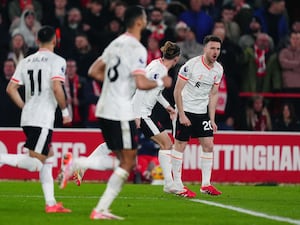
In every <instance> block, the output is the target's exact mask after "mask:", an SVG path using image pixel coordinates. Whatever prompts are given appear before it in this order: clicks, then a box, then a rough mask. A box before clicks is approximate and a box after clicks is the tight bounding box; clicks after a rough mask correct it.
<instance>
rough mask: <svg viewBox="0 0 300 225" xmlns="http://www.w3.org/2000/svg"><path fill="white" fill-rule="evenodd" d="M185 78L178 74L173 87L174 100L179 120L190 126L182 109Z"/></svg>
mask: <svg viewBox="0 0 300 225" xmlns="http://www.w3.org/2000/svg"><path fill="white" fill-rule="evenodd" d="M186 83H187V80H186V79H183V78H181V76H178V79H177V81H176V84H175V88H174V100H175V104H176V107H177V110H178V115H179V122H180V123H181V124H183V125H185V126H190V125H191V121H190V120H189V119H188V118H187V117H186V115H185V113H184V110H183V100H182V90H183V88H184V86H185V85H186Z"/></svg>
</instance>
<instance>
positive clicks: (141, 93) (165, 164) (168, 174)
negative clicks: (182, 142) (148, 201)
mask: <svg viewBox="0 0 300 225" xmlns="http://www.w3.org/2000/svg"><path fill="white" fill-rule="evenodd" d="M161 51H162V54H163V57H162V58H159V59H155V60H153V61H152V62H151V63H150V64H149V65H148V66H147V68H146V74H147V77H148V78H149V79H151V80H157V79H161V78H163V77H165V76H168V71H169V69H171V68H172V67H174V66H175V65H176V64H177V62H178V60H179V55H180V48H179V47H178V45H176V44H175V43H173V42H170V41H167V42H166V43H165V44H164V46H163V47H162V48H161ZM163 90H164V87H156V88H154V89H151V90H137V91H136V93H135V95H134V109H135V110H134V111H135V112H136V115H137V124H138V127H140V129H141V131H142V132H143V133H144V135H145V136H146V137H147V138H151V139H152V140H153V141H155V142H156V143H157V144H159V146H160V150H159V153H158V158H159V163H160V166H161V168H162V170H163V175H164V187H163V190H164V191H165V192H168V193H176V194H178V195H182V194H186V192H188V191H189V190H184V191H182V190H179V191H178V192H177V190H173V189H172V187H173V177H172V165H171V150H172V145H173V143H172V140H171V138H170V137H169V135H168V133H167V132H166V131H165V128H164V127H163V125H162V123H161V122H160V121H159V119H157V118H154V117H153V116H152V110H153V108H154V106H155V104H156V103H157V102H159V103H160V104H161V105H162V106H163V107H164V108H165V109H166V110H167V111H168V112H169V113H170V117H171V119H172V120H173V119H175V117H176V112H175V110H174V108H173V107H172V106H171V105H170V103H169V102H168V101H167V100H166V99H165V98H164V96H163V95H162V91H163Z"/></svg>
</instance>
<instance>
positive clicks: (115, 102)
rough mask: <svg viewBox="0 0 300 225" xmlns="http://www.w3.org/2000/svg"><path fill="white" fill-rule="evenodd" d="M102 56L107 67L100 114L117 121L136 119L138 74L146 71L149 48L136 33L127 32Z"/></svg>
mask: <svg viewBox="0 0 300 225" xmlns="http://www.w3.org/2000/svg"><path fill="white" fill-rule="evenodd" d="M100 57H101V59H102V60H103V61H104V62H105V64H106V67H105V78H104V82H103V88H102V92H101V95H100V98H99V101H98V103H97V108H96V116H97V117H101V118H104V119H109V120H115V121H130V120H134V119H135V114H134V111H133V104H132V98H133V95H134V93H135V90H136V84H135V78H134V75H137V74H143V75H145V74H146V72H145V67H146V60H147V51H146V48H145V47H144V46H143V45H142V44H141V43H140V42H139V41H138V40H137V39H136V38H135V37H134V36H132V35H131V34H129V33H125V34H122V35H121V36H119V37H118V38H116V39H115V40H114V41H112V42H111V43H110V44H109V46H108V47H107V48H106V49H105V50H104V52H103V54H102V56H100Z"/></svg>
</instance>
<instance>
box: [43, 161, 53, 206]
mask: <svg viewBox="0 0 300 225" xmlns="http://www.w3.org/2000/svg"><path fill="white" fill-rule="evenodd" d="M53 160H54V157H53V156H51V157H49V158H47V159H46V161H45V164H44V165H43V167H42V169H41V170H40V181H41V184H42V189H43V193H44V198H45V202H46V205H48V206H53V205H55V204H56V200H55V197H54V181H53V176H52V166H53Z"/></svg>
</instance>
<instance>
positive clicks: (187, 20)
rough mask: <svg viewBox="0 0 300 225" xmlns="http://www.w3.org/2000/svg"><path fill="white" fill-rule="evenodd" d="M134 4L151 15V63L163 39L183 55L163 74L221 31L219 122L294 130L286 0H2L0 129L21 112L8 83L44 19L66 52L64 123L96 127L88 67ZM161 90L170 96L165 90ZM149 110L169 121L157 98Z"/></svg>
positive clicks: (97, 87) (299, 126) (299, 49)
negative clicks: (9, 93)
mask: <svg viewBox="0 0 300 225" xmlns="http://www.w3.org/2000/svg"><path fill="white" fill-rule="evenodd" d="M132 4H139V5H142V6H143V7H145V9H146V10H147V13H148V25H147V28H146V29H145V31H144V32H143V36H142V43H143V44H144V45H145V47H146V48H147V50H148V62H150V61H151V60H153V59H156V58H159V57H161V52H160V47H161V46H162V45H163V44H164V42H165V41H166V40H169V41H173V42H176V43H178V45H179V46H180V48H181V58H180V62H179V64H178V65H177V66H176V67H174V68H173V69H171V71H170V74H169V75H170V76H172V77H173V80H174V84H175V81H176V77H177V72H178V69H179V67H180V66H181V65H183V64H184V63H185V62H186V61H187V60H188V59H190V58H191V57H195V56H197V55H200V54H202V50H203V45H202V41H203V38H204V37H205V36H206V35H208V34H214V35H217V36H219V37H220V38H221V39H222V41H223V44H222V49H221V55H220V57H219V59H218V61H219V62H220V63H221V64H222V65H223V67H224V76H223V80H222V82H221V85H220V91H219V93H220V94H219V95H220V98H219V103H218V108H217V116H216V119H217V123H218V125H219V129H221V130H253V131H299V130H300V123H299V121H298V119H297V115H300V104H299V103H300V18H299V16H298V14H297V12H298V11H299V8H300V4H299V3H297V1H292V0H291V1H288V0H181V1H180V0H178V1H174V0H72V1H71V0H69V1H68V0H40V1H38V0H0V71H1V75H0V127H18V126H19V120H20V110H19V109H18V108H16V106H14V104H13V103H12V101H11V100H10V99H9V97H8V96H7V95H6V92H5V89H6V86H7V84H8V82H9V80H10V78H11V76H12V75H13V73H14V71H15V68H16V66H17V65H18V63H19V62H20V60H22V59H23V58H24V57H26V56H27V55H28V54H31V53H33V52H35V51H36V50H37V44H36V42H35V37H36V32H37V31H38V29H39V28H40V27H41V26H42V25H51V26H53V27H54V28H55V29H56V35H57V39H58V44H57V47H56V49H55V51H56V53H58V54H59V55H61V56H63V57H64V58H65V59H66V60H67V70H66V77H67V79H66V83H65V93H66V98H67V101H68V106H69V109H70V111H71V112H72V116H73V123H72V124H71V125H70V127H76V128H96V127H98V123H97V119H96V118H95V116H94V110H95V104H96V103H97V100H98V98H99V96H100V95H101V87H102V84H101V83H99V82H96V81H95V80H92V79H91V78H89V77H88V76H87V71H88V68H89V67H90V65H91V64H92V63H93V61H94V60H95V59H97V57H98V56H100V55H101V54H102V52H103V50H104V49H105V47H106V46H107V45H108V44H109V43H110V42H111V41H112V40H113V39H114V38H116V37H117V36H118V35H120V34H121V33H122V32H124V25H123V17H124V12H125V10H126V8H127V7H128V6H129V5H132ZM288 4H290V8H291V9H292V10H288V8H287V6H288ZM297 7H298V11H297ZM297 16H298V17H297ZM132 54H134V53H132ZM23 91H24V90H22V89H20V92H23ZM241 93H244V95H241ZM272 93H273V94H274V93H275V94H277V95H278V94H281V95H279V96H281V97H274V96H276V95H272ZM267 94H269V95H267ZM284 94H286V95H284ZM297 94H299V96H298V95H297ZM164 96H165V97H166V98H167V99H168V100H169V101H170V102H171V103H172V104H174V99H173V89H172V88H170V89H166V90H165V91H164ZM285 96H286V97H285ZM155 115H156V116H159V117H161V118H163V122H165V124H166V127H169V128H172V123H171V121H170V119H169V116H168V114H167V113H166V112H165V110H163V109H162V107H161V106H160V105H157V106H156V107H155ZM60 116H61V115H60V112H59V111H57V115H56V117H57V120H56V124H55V126H56V127H62V124H61V123H60V122H59V121H61V119H60Z"/></svg>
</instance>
